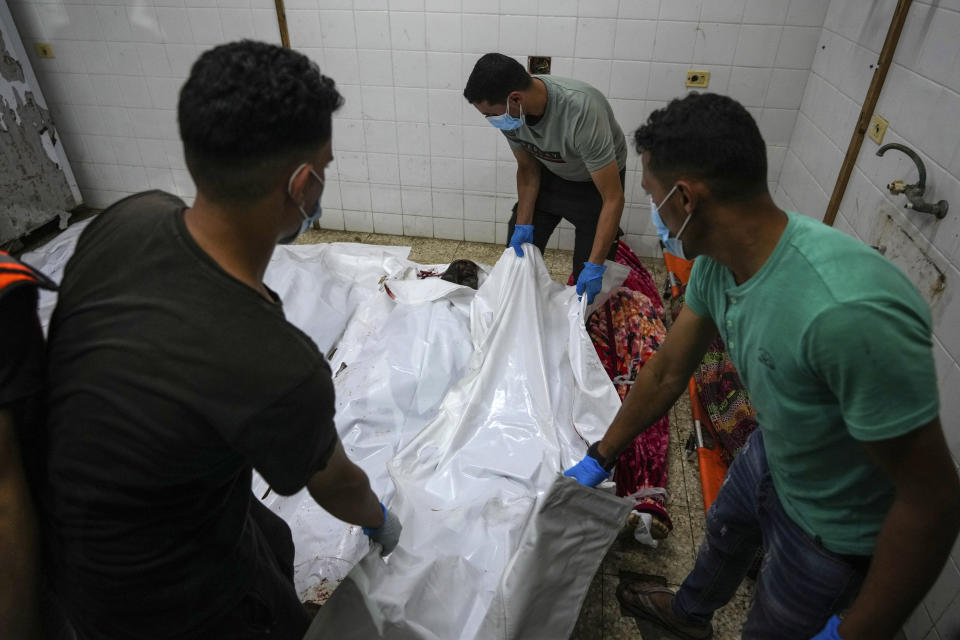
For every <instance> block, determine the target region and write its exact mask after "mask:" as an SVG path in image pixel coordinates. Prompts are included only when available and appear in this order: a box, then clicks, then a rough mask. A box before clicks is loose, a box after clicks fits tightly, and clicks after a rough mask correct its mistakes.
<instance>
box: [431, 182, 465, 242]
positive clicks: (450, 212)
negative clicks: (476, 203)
mask: <svg viewBox="0 0 960 640" xmlns="http://www.w3.org/2000/svg"><path fill="white" fill-rule="evenodd" d="M433 212H434V215H435V216H439V217H441V218H456V219H458V220H460V219H463V192H462V191H459V190H453V191H437V190H434V192H433ZM461 229H462V227H461ZM461 234H462V231H461ZM460 239H462V237H461V238H460Z"/></svg>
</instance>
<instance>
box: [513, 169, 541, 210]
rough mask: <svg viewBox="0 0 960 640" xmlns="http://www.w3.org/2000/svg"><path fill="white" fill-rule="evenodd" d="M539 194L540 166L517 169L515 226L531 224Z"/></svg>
mask: <svg viewBox="0 0 960 640" xmlns="http://www.w3.org/2000/svg"><path fill="white" fill-rule="evenodd" d="M539 193H540V166H539V165H535V166H533V167H517V224H533V212H534V208H535V207H536V204H537V195H538V194H539Z"/></svg>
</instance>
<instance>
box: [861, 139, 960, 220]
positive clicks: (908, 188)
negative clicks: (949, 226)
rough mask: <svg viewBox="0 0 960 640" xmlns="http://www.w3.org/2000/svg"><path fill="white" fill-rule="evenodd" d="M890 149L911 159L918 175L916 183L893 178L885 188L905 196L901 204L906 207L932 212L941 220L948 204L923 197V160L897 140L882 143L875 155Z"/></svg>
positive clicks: (944, 201) (945, 213) (925, 183)
mask: <svg viewBox="0 0 960 640" xmlns="http://www.w3.org/2000/svg"><path fill="white" fill-rule="evenodd" d="M890 149H896V150H897V151H900V152H901V153H904V154H906V155H907V157H909V158H910V159H911V160H913V163H914V164H915V165H917V174H918V177H917V182H916V184H905V183H904V182H903V180H894V181H893V182H891V183H890V184H888V185H887V189H889V191H890V193H892V194H894V195H899V194H901V193H902V194H904V195H905V196H907V204H905V205H903V206H904V207H906V208H907V209H913V210H914V211H919V212H920V213H932V214H933V215H935V216H937V219H939V220H942V219H943V218H944V217H945V216H946V215H947V209H948V208H949V206H950V205H949V203H948V202H947V201H946V200H941V201H939V202H936V203H933V202H927V201H926V200H924V199H923V194H924V192H925V191H926V189H927V168H926V167H925V166H924V165H923V160H921V159H920V156H918V155H917V153H916V152H915V151H914V150H913V149H911V148H910V147H908V146H906V145H903V144H900V143H898V142H891V143H889V144H885V145H883V146H882V147H880V148H879V149H877V155H878V156H883V154H884V153H886V152H887V151H888V150H890Z"/></svg>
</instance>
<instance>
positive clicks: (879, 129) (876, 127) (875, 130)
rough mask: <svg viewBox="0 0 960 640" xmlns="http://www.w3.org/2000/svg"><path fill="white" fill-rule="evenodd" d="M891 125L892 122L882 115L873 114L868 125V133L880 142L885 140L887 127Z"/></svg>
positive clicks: (875, 140)
mask: <svg viewBox="0 0 960 640" xmlns="http://www.w3.org/2000/svg"><path fill="white" fill-rule="evenodd" d="M889 125H890V123H889V122H887V121H886V120H884V119H883V118H881V117H880V116H873V118H872V119H871V120H870V126H869V127H867V135H868V136H870V139H871V140H873V141H874V142H876V143H877V144H880V143H881V142H883V136H884V135H885V134H886V133H887V127H888V126H889Z"/></svg>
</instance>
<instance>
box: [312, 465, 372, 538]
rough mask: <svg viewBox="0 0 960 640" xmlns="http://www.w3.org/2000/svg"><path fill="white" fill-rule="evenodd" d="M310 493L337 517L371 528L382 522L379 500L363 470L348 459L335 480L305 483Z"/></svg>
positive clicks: (328, 511)
mask: <svg viewBox="0 0 960 640" xmlns="http://www.w3.org/2000/svg"><path fill="white" fill-rule="evenodd" d="M307 489H308V490H309V491H310V495H311V496H313V499H314V500H316V502H317V504H319V505H320V506H321V507H323V508H324V510H325V511H327V513H329V514H330V515H332V516H333V517H334V518H337V519H338V520H343V521H344V522H348V523H350V524H356V525H360V526H361V527H367V528H370V529H376V528H379V527H380V526H381V525H382V524H383V510H382V509H381V508H380V500H379V499H378V498H377V496H376V494H375V493H374V492H373V489H371V488H370V480H369V479H368V478H367V474H366V473H364V472H363V469H361V468H360V467H358V466H357V465H355V464H354V463H353V462H350V461H349V460H348V461H347V462H346V463H345V464H344V465H343V471H342V473H340V474H338V478H337V481H336V483H326V484H324V485H321V484H320V483H318V482H316V481H311V482H309V483H307Z"/></svg>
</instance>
